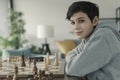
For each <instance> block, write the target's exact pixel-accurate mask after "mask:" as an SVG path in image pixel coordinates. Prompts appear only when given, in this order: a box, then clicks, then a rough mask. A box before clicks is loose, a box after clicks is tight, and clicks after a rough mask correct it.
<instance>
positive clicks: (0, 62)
mask: <svg viewBox="0 0 120 80" xmlns="http://www.w3.org/2000/svg"><path fill="white" fill-rule="evenodd" d="M1 68H2V60H0V69H1Z"/></svg>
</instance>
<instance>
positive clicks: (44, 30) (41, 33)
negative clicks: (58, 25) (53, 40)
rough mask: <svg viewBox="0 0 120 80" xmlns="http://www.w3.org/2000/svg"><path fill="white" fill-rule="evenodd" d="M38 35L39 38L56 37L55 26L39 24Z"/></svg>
mask: <svg viewBox="0 0 120 80" xmlns="http://www.w3.org/2000/svg"><path fill="white" fill-rule="evenodd" d="M37 37H38V38H48V37H54V27H53V26H51V25H38V26H37Z"/></svg>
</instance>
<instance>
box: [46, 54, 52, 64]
mask: <svg viewBox="0 0 120 80" xmlns="http://www.w3.org/2000/svg"><path fill="white" fill-rule="evenodd" d="M49 57H50V55H49V53H47V56H46V58H47V61H46V62H47V64H48V65H50V64H51V61H50V58H49Z"/></svg>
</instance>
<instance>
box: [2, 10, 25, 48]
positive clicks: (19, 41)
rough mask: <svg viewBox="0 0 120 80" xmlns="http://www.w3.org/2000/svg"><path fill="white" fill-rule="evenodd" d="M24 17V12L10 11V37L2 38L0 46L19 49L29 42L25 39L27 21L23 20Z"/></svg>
mask: <svg viewBox="0 0 120 80" xmlns="http://www.w3.org/2000/svg"><path fill="white" fill-rule="evenodd" d="M22 16H23V13H22V12H18V11H14V10H12V9H10V11H9V14H8V19H9V30H10V31H9V32H10V33H9V36H8V37H7V38H4V37H2V36H1V37H0V45H1V46H2V47H3V48H5V49H6V48H12V49H19V48H20V47H22V46H23V44H24V43H26V42H27V40H26V39H25V38H23V36H24V34H25V29H24V25H25V21H24V20H23V19H22Z"/></svg>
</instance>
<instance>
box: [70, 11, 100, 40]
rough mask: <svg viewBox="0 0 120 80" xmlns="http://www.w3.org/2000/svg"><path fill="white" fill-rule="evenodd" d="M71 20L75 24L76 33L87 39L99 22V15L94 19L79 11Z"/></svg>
mask: <svg viewBox="0 0 120 80" xmlns="http://www.w3.org/2000/svg"><path fill="white" fill-rule="evenodd" d="M70 22H71V24H72V26H73V29H74V33H75V34H76V35H77V36H78V37H79V38H83V39H87V38H88V37H89V35H90V34H91V33H92V32H93V30H94V27H95V26H96V25H97V24H98V17H97V16H96V17H95V18H94V19H93V21H92V22H91V20H90V19H89V17H88V16H87V15H86V14H85V13H83V12H77V13H75V14H73V16H71V18H70Z"/></svg>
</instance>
